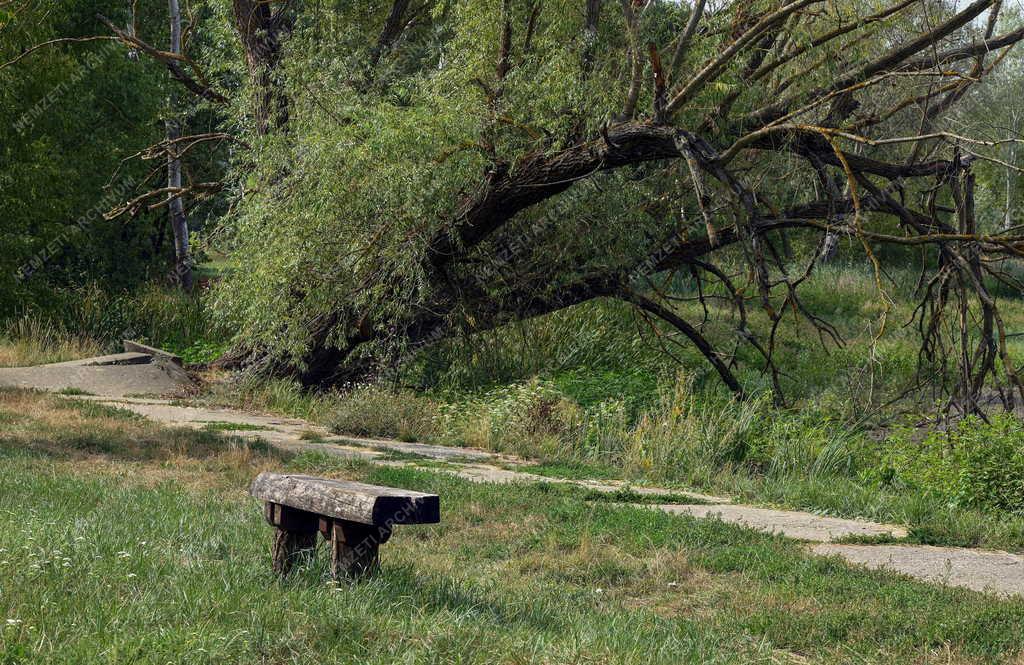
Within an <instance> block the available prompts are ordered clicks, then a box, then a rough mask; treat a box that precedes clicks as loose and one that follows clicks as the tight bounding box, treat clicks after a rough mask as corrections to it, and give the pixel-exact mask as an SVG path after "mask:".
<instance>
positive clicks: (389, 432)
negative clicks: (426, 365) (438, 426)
mask: <svg viewBox="0 0 1024 665" xmlns="http://www.w3.org/2000/svg"><path fill="white" fill-rule="evenodd" d="M330 408H331V411H330V413H329V415H328V417H327V419H328V426H329V427H330V428H331V430H332V431H334V432H336V433H339V434H354V435H356V436H380V437H388V438H395V439H402V440H403V441H424V440H429V439H432V438H434V436H435V424H434V423H435V419H436V417H437V415H438V405H437V403H436V402H435V401H434V400H432V399H430V398H428V397H421V396H419V395H415V394H413V393H411V392H404V391H399V392H396V391H391V390H388V389H386V388H384V387H381V386H378V385H373V384H371V385H362V386H357V387H355V388H353V389H351V390H350V391H348V392H346V393H343V394H341V395H339V396H338V397H337V398H335V399H334V400H332V401H331V407H330Z"/></svg>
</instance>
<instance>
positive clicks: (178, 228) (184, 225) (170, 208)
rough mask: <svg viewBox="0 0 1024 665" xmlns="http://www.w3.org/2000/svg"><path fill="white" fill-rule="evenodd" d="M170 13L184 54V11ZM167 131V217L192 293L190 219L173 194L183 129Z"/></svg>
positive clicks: (173, 0)
mask: <svg viewBox="0 0 1024 665" xmlns="http://www.w3.org/2000/svg"><path fill="white" fill-rule="evenodd" d="M167 4H168V9H169V12H170V16H171V49H170V50H171V53H174V54H176V55H177V54H180V53H181V8H180V7H179V6H178V0H168V3H167ZM165 126H166V128H167V187H168V188H170V189H171V190H172V191H171V192H170V193H168V203H167V214H168V216H169V217H170V221H171V230H172V231H173V232H174V259H175V261H174V274H175V277H176V278H177V282H178V283H179V284H180V285H181V288H182V289H184V290H186V291H191V290H192V258H191V257H190V256H189V247H188V217H186V216H185V206H184V204H183V203H182V201H181V196H180V195H176V194H175V192H174V191H173V190H175V189H181V160H180V159H179V158H178V145H177V143H176V141H177V139H179V138H181V125H180V123H179V122H178V120H177V118H169V119H168V120H167V122H166V123H165Z"/></svg>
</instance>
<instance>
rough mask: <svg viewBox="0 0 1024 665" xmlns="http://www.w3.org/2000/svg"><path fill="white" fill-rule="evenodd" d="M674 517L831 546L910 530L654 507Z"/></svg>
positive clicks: (780, 513) (734, 509)
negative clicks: (715, 521)
mask: <svg viewBox="0 0 1024 665" xmlns="http://www.w3.org/2000/svg"><path fill="white" fill-rule="evenodd" d="M655 507H657V508H659V509H661V510H664V511H665V512H668V513H673V514H675V515H689V516H691V517H702V518H707V517H711V518H717V519H720V520H722V521H723V522H731V523H732V524H739V525H741V526H745V527H749V528H751V529H756V530H758V531H764V532H767V533H777V534H781V535H783V536H786V537H787V538H794V539H796V540H808V541H811V542H820V543H830V542H832V541H835V540H843V539H845V538H851V537H885V538H906V537H907V530H906V529H905V528H903V527H901V526H895V525H892V524H879V523H877V522H866V521H861V520H847V519H841V518H837V517H824V516H822V515H815V514H813V513H805V512H802V511H798V510H771V509H768V508H754V507H752V506H739V505H725V506H722V505H710V506H708V505H704V506H687V505H662V506H655Z"/></svg>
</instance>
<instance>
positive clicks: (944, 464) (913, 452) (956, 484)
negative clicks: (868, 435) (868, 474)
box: [879, 414, 1024, 512]
mask: <svg viewBox="0 0 1024 665" xmlns="http://www.w3.org/2000/svg"><path fill="white" fill-rule="evenodd" d="M886 443H887V445H886V446H885V454H884V457H883V459H882V461H881V464H880V465H879V474H880V475H881V477H882V479H883V480H885V481H889V482H893V483H898V484H904V485H906V486H909V487H911V488H914V489H918V490H921V491H923V492H925V493H926V494H929V495H933V496H939V497H942V498H945V499H948V501H949V502H950V504H951V505H954V506H964V507H977V508H996V509H1000V510H1009V511H1015V512H1020V511H1024V429H1022V427H1021V422H1020V420H1018V419H1017V418H1015V417H1013V416H1011V415H1007V414H998V415H994V416H992V417H991V418H990V419H989V422H988V423H985V422H983V421H981V420H980V419H978V418H975V417H969V418H965V419H963V420H961V421H960V422H959V424H958V425H957V426H956V427H954V428H953V429H951V430H949V431H946V432H932V433H930V434H928V435H927V436H926V437H924V439H915V437H914V433H913V432H911V431H904V432H900V433H898V434H896V435H894V436H892V437H890V438H889V439H888V441H887V442H886Z"/></svg>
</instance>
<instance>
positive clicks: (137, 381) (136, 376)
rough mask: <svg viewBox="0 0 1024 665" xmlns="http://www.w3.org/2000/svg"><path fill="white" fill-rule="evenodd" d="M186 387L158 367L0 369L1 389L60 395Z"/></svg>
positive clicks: (165, 390) (155, 391) (118, 394)
mask: <svg viewBox="0 0 1024 665" xmlns="http://www.w3.org/2000/svg"><path fill="white" fill-rule="evenodd" d="M184 385H186V384H185V383H183V382H182V381H181V380H180V379H179V378H178V377H174V376H171V375H170V374H168V373H167V372H166V371H164V370H163V369H162V368H160V367H158V366H157V365H153V364H147V365H79V366H59V367H54V366H45V365H44V366H41V367H13V368H2V369H0V386H4V387H10V388H26V389H36V390H47V391H51V392H60V391H62V390H81V391H84V392H87V393H90V394H94V395H105V396H108V397H124V396H125V395H142V394H156V395H162V394H166V393H173V392H175V391H178V390H180V389H181V388H182V386H184Z"/></svg>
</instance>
